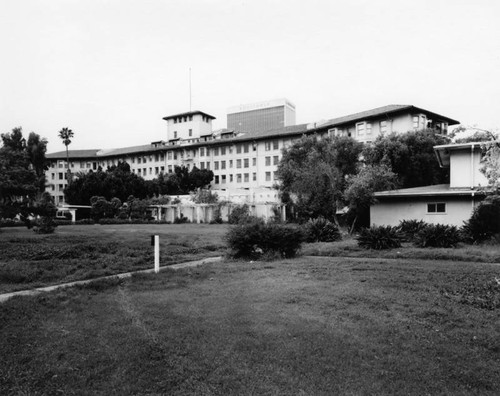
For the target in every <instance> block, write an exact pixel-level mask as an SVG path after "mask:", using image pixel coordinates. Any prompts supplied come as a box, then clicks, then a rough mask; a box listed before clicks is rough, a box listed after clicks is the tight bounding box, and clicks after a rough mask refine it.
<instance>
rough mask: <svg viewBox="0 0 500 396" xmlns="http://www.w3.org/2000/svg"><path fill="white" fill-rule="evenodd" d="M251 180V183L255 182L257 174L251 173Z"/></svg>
mask: <svg viewBox="0 0 500 396" xmlns="http://www.w3.org/2000/svg"><path fill="white" fill-rule="evenodd" d="M252 179H253V181H257V173H255V172H254V173H252Z"/></svg>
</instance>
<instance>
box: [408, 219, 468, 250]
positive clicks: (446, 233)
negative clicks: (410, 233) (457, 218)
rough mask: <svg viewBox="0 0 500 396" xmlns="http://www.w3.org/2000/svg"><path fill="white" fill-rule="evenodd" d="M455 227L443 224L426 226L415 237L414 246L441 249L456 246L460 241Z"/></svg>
mask: <svg viewBox="0 0 500 396" xmlns="http://www.w3.org/2000/svg"><path fill="white" fill-rule="evenodd" d="M461 239H462V238H461V235H460V232H459V231H458V229H457V227H455V226H450V225H445V224H428V225H427V227H425V228H423V229H422V230H420V231H419V232H418V233H417V235H416V236H415V245H416V246H418V247H443V248H449V247H454V246H457V244H458V243H459V242H460V241H461Z"/></svg>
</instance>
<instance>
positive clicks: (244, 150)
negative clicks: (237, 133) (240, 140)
mask: <svg viewBox="0 0 500 396" xmlns="http://www.w3.org/2000/svg"><path fill="white" fill-rule="evenodd" d="M243 152H244V153H248V143H245V144H244V145H243Z"/></svg>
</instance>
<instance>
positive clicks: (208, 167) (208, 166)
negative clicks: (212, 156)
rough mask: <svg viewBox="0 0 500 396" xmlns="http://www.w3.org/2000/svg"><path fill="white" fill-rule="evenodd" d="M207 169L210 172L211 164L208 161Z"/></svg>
mask: <svg viewBox="0 0 500 396" xmlns="http://www.w3.org/2000/svg"><path fill="white" fill-rule="evenodd" d="M207 169H208V170H210V162H208V161H207Z"/></svg>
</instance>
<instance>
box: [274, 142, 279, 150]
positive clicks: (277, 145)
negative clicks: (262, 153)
mask: <svg viewBox="0 0 500 396" xmlns="http://www.w3.org/2000/svg"><path fill="white" fill-rule="evenodd" d="M279 148H280V144H279V140H273V150H278V149H279Z"/></svg>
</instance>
